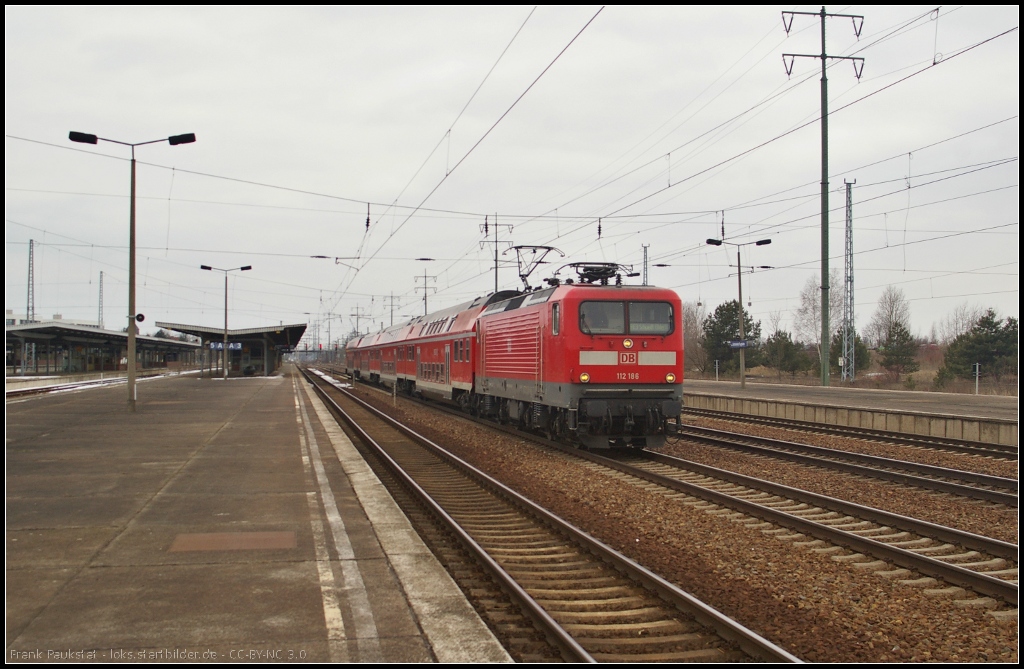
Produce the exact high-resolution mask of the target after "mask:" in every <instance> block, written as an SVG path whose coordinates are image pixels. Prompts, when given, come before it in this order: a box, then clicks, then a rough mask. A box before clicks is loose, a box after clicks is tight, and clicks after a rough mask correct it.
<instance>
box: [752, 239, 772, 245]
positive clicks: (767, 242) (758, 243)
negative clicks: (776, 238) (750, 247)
mask: <svg viewBox="0 0 1024 669" xmlns="http://www.w3.org/2000/svg"><path fill="white" fill-rule="evenodd" d="M771 243H772V240H770V239H761V240H758V241H757V242H755V243H754V245H755V246H764V245H765V244H771Z"/></svg>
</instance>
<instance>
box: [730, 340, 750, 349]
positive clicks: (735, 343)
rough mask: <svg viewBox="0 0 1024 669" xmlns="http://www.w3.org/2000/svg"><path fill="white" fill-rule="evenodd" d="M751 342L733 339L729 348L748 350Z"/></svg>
mask: <svg viewBox="0 0 1024 669" xmlns="http://www.w3.org/2000/svg"><path fill="white" fill-rule="evenodd" d="M748 346H750V342H748V341H747V340H745V339H732V340H730V341H729V348H747V347H748Z"/></svg>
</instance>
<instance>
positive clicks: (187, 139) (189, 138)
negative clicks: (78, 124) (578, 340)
mask: <svg viewBox="0 0 1024 669" xmlns="http://www.w3.org/2000/svg"><path fill="white" fill-rule="evenodd" d="M72 134H73V133H72ZM167 141H168V142H169V143H170V145H171V146H177V145H178V144H191V143H192V142H194V141H196V134H195V133H194V132H190V133H186V134H184V135H174V136H172V137H168V138H167ZM95 143H96V142H93V144H95Z"/></svg>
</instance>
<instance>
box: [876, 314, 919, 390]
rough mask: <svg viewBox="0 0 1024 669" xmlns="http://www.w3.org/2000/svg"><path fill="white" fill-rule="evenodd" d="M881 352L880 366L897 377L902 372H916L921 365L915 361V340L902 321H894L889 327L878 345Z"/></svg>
mask: <svg viewBox="0 0 1024 669" xmlns="http://www.w3.org/2000/svg"><path fill="white" fill-rule="evenodd" d="M879 352H880V353H881V354H882V368H883V369H885V370H886V371H887V372H889V373H890V374H892V375H893V376H895V377H896V378H897V379H898V378H899V377H900V376H901V375H902V374H911V373H913V372H916V371H917V370H918V369H920V368H921V366H920V365H919V364H918V363H917V360H916V357H915V356H917V342H916V341H914V337H913V336H912V335H911V334H910V331H909V330H907V328H906V327H905V326H904V325H903V323H901V322H899V321H896V322H894V323H893V324H892V325H891V326H890V327H889V332H888V334H887V335H886V337H885V341H883V342H882V345H881V346H880V347H879Z"/></svg>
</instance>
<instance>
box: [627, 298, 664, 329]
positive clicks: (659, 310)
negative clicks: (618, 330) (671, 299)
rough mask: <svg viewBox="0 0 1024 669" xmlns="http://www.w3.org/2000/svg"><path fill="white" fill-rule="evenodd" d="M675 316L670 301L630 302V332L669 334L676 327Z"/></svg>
mask: <svg viewBox="0 0 1024 669" xmlns="http://www.w3.org/2000/svg"><path fill="white" fill-rule="evenodd" d="M673 316H674V314H673V310H672V305H671V304H669V303H668V302H630V303H629V334H634V335H640V334H653V335H667V334H669V333H671V332H672V331H673V330H674V329H675V319H674V318H673Z"/></svg>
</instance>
